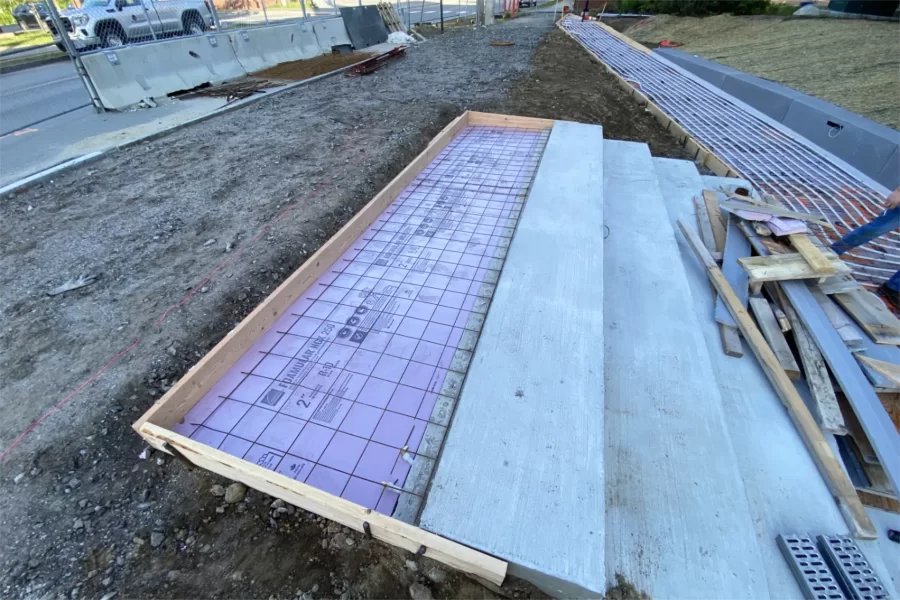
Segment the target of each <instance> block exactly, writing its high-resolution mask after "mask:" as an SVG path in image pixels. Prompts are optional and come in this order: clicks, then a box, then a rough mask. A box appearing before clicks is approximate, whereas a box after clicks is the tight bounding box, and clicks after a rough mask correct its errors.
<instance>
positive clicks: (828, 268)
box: [787, 233, 837, 275]
mask: <svg viewBox="0 0 900 600" xmlns="http://www.w3.org/2000/svg"><path fill="white" fill-rule="evenodd" d="M787 237H788V239H789V240H790V242H791V245H792V246H793V247H794V250H796V251H797V252H798V253H799V254H800V256H802V257H803V259H804V260H805V261H806V262H807V263H808V264H809V266H810V267H812V270H813V271H815V272H816V273H820V274H822V275H834V274H835V273H836V272H837V269H835V267H834V265H832V264H831V261H830V260H828V257H826V256H825V255H824V254H823V253H822V251H821V250H819V247H818V246H816V245H815V244H813V243H812V240H810V239H809V236H808V235H806V234H805V233H792V234H790V235H789V236H787Z"/></svg>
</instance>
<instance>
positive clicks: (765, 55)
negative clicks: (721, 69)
mask: <svg viewBox="0 0 900 600" xmlns="http://www.w3.org/2000/svg"><path fill="white" fill-rule="evenodd" d="M626 33H627V34H628V35H629V36H630V37H632V38H634V39H635V40H637V41H639V42H642V43H643V42H647V43H651V44H656V43H658V42H659V41H660V40H663V39H668V40H670V41H673V42H681V43H683V44H684V46H683V47H680V48H678V49H679V50H682V51H684V52H688V53H691V54H696V55H698V56H701V57H703V58H706V59H709V60H714V61H716V62H720V63H722V64H724V65H728V66H729V67H733V68H735V69H740V70H741V71H744V72H746V73H751V74H753V75H757V76H759V77H764V78H766V79H770V80H772V81H777V82H778V83H781V84H784V85H786V86H788V87H791V88H794V89H796V90H799V91H801V92H804V93H807V94H809V95H811V96H815V97H817V98H821V99H822V100H826V101H828V102H831V103H833V104H837V105H838V106H842V107H844V108H846V109H847V110H851V111H853V112H855V113H858V114H860V115H863V116H864V117H867V118H869V119H872V120H873V121H877V122H879V123H883V124H885V125H887V126H889V127H893V128H894V129H900V102H898V101H897V98H898V97H900V24H897V23H895V22H883V21H864V20H856V19H853V20H850V19H800V18H796V19H791V18H785V17H774V16H753V17H734V16H731V15H718V16H715V17H708V18H704V19H698V18H693V17H674V16H671V15H660V16H657V17H653V18H650V19H646V20H644V21H641V22H640V23H638V24H636V25H634V26H633V27H631V28H629V29H628V30H627V31H626Z"/></svg>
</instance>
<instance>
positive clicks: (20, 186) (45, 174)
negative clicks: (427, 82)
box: [0, 57, 369, 199]
mask: <svg viewBox="0 0 900 600" xmlns="http://www.w3.org/2000/svg"><path fill="white" fill-rule="evenodd" d="M67 58H68V57H67ZM366 60H369V59H365V60H361V61H359V62H357V63H353V64H352V65H347V66H346V67H341V68H340V69H335V70H334V71H329V72H328V73H322V74H321V75H316V76H315V77H310V78H309V79H304V80H303V81H296V82H294V83H291V84H288V85H286V86H284V87H283V88H281V89H279V90H276V91H274V92H267V93H265V94H263V95H258V96H250V97H249V98H244V99H243V100H240V101H238V102H234V103H232V104H230V105H226V106H223V107H221V108H218V109H216V110H214V111H213V112H211V113H209V114H206V115H202V116H200V117H197V118H196V119H191V120H190V121H185V122H184V123H179V124H178V125H173V126H172V127H169V128H168V129H163V130H162V131H156V132H154V133H150V134H147V135H145V136H143V137H140V138H137V139H136V140H131V141H130V142H125V143H124V144H120V145H118V146H114V147H112V148H109V149H107V150H102V151H100V152H91V153H90V154H84V155H82V156H76V157H74V158H71V159H68V160H66V161H65V162H62V163H60V164H58V165H56V166H53V167H49V168H47V169H44V170H43V171H38V172H37V173H33V174H31V175H28V176H27V177H23V178H22V179H19V180H18V181H14V182H12V183H10V184H7V185H5V186H3V187H0V199H3V198H6V197H8V196H9V195H10V194H16V193H18V192H23V191H25V190H27V189H28V188H30V187H31V186H33V185H35V184H38V183H43V182H44V181H46V180H48V179H50V178H51V177H53V176H55V175H59V174H60V173H63V172H65V171H69V170H71V169H74V168H75V167H79V166H82V165H86V164H90V163H93V162H96V161H98V160H100V159H101V158H104V157H106V156H109V155H111V154H114V153H116V152H119V151H122V150H126V149H128V148H130V147H132V146H137V145H138V144H143V143H144V142H150V141H153V140H155V139H157V138H161V137H163V136H166V135H169V134H171V133H174V132H176V131H178V130H179V129H184V128H186V127H190V126H191V125H196V124H197V123H202V122H203V121H207V120H209V119H212V118H213V117H217V116H219V115H221V114H224V113H228V112H231V111H234V110H238V109H241V108H243V107H245V106H249V105H251V104H255V103H256V102H259V101H260V100H264V99H265V98H271V97H273V96H277V95H279V94H281V93H282V92H287V91H290V90H293V89H296V88H298V87H302V86H304V85H309V84H310V83H314V82H316V81H319V80H320V79H325V78H327V77H332V76H334V75H338V74H339V73H343V72H344V71H347V70H349V69H352V68H353V67H355V66H357V65H359V64H361V63H364V62H365V61H366Z"/></svg>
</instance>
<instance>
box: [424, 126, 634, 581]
mask: <svg viewBox="0 0 900 600" xmlns="http://www.w3.org/2000/svg"><path fill="white" fill-rule="evenodd" d="M574 157H577V160H573V158H574ZM651 170H652V169H651ZM602 173H603V132H602V129H601V128H600V127H598V126H591V125H580V124H576V123H566V122H560V121H557V122H556V124H555V125H554V126H553V130H552V132H551V134H550V138H549V140H548V142H547V147H546V150H545V151H544V155H543V158H542V160H541V164H540V167H539V168H538V173H537V176H536V178H535V181H534V185H533V187H532V190H531V193H530V195H529V197H528V200H527V202H526V203H525V208H524V211H523V213H522V216H521V217H520V220H519V224H518V228H517V230H516V233H515V236H514V238H513V240H512V244H511V246H510V249H509V253H508V255H507V258H506V263H505V265H504V267H503V272H502V274H501V277H500V281H499V283H498V285H497V289H496V292H495V294H494V300H493V303H492V305H491V308H490V311H489V313H488V316H487V320H486V322H485V324H484V329H483V330H482V334H481V338H480V340H479V342H478V347H477V349H476V352H475V355H474V357H473V360H472V363H471V365H470V367H469V373H468V376H467V379H466V382H465V384H464V387H463V390H462V394H461V396H460V399H459V403H458V406H457V409H456V415H455V416H454V419H453V423H452V426H451V428H450V430H449V433H448V435H447V439H446V442H445V446H444V450H443V454H442V455H441V458H440V462H439V464H438V467H437V472H436V474H435V477H434V480H433V482H432V487H431V490H430V492H429V495H428V498H427V499H426V503H425V509H424V511H423V514H422V517H421V520H420V526H421V527H423V528H425V529H427V530H429V531H433V532H435V533H438V534H440V535H443V536H445V537H448V538H451V539H453V540H457V541H459V542H462V543H464V544H467V545H469V546H472V547H474V548H477V549H479V550H482V551H485V552H488V553H491V554H494V555H497V556H499V557H501V558H503V559H505V560H507V561H509V562H510V573H512V574H514V575H518V576H521V577H524V578H526V579H529V580H531V581H532V582H534V583H536V584H537V585H539V586H540V587H542V588H543V589H544V590H545V591H547V592H549V593H552V594H555V595H558V596H585V595H596V594H598V593H602V592H603V591H605V589H606V579H605V577H604V539H603V538H604V476H603V431H604V429H603V418H604V413H603V395H604V393H603V387H604V383H603V303H604V293H603V269H604V265H603V201H602V196H601V193H602V190H603V185H602Z"/></svg>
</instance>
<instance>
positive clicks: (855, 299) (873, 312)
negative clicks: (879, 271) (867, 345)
mask: <svg viewBox="0 0 900 600" xmlns="http://www.w3.org/2000/svg"><path fill="white" fill-rule="evenodd" d="M832 298H834V299H835V300H837V301H838V304H840V305H841V306H843V307H844V310H846V311H847V312H848V313H849V314H850V316H851V317H853V320H854V321H856V322H857V323H859V326H860V327H862V328H863V330H864V331H865V332H866V333H868V334H869V336H870V337H871V338H872V339H873V340H875V341H876V342H877V343H879V344H900V320H898V319H897V317H895V316H894V315H893V313H891V311H889V310H888V309H887V307H886V306H885V305H884V302H882V301H881V300H880V299H879V298H878V296H876V295H875V294H873V293H872V292H869V291H866V290H856V291H853V292H842V293H840V294H833V295H832Z"/></svg>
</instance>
